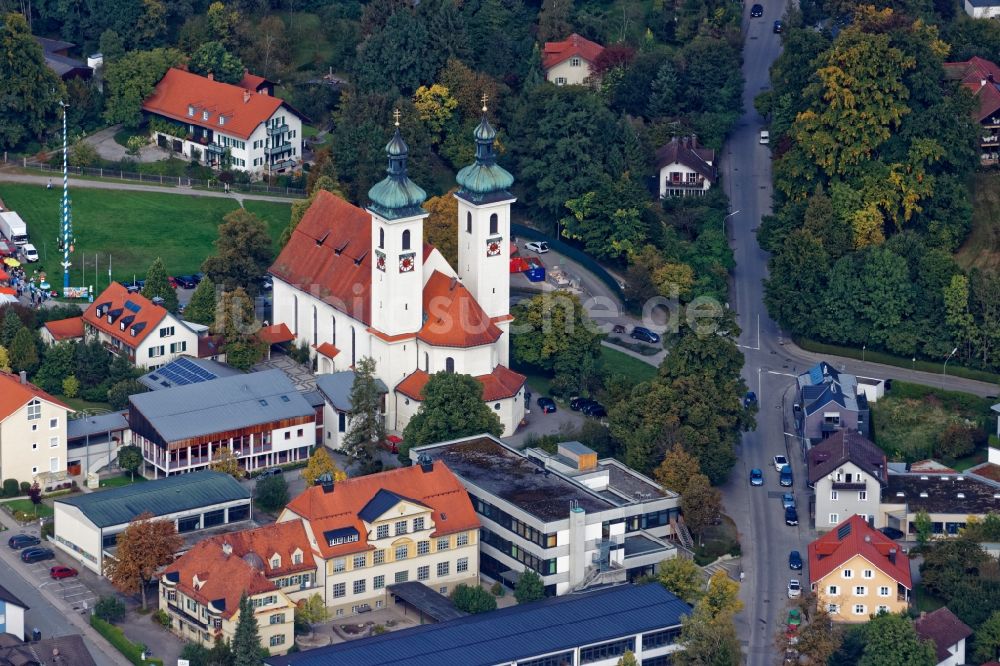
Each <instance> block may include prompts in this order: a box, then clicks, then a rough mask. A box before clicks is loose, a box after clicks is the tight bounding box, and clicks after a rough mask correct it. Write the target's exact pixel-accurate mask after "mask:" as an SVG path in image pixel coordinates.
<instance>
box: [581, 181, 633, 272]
mask: <svg viewBox="0 0 1000 666" xmlns="http://www.w3.org/2000/svg"><path fill="white" fill-rule="evenodd" d="M648 200H649V193H648V192H647V191H646V189H645V188H644V187H643V186H642V185H641V184H640V183H638V182H636V181H635V180H633V178H632V176H631V175H630V174H629V173H628V172H625V173H624V174H622V176H621V177H620V178H618V179H617V180H613V179H611V178H605V179H604V180H603V181H602V182H601V183H600V185H599V186H598V187H597V189H595V190H592V191H590V192H586V193H584V194H583V195H582V196H579V197H577V198H575V199H570V200H568V201H567V202H566V208H567V209H569V212H570V214H569V215H568V216H566V217H564V218H563V220H562V227H563V230H562V234H563V235H564V236H566V237H568V238H572V239H574V240H578V241H581V242H582V243H583V246H584V249H585V250H586V251H587V253H588V254H590V255H593V256H594V257H597V258H598V259H611V260H614V261H620V260H622V259H624V258H626V257H628V256H630V255H633V254H636V253H637V252H639V251H640V250H641V249H642V247H643V246H644V245H645V244H646V239H647V237H648V225H647V224H646V220H645V212H646V208H647V206H648V203H647V202H648Z"/></svg>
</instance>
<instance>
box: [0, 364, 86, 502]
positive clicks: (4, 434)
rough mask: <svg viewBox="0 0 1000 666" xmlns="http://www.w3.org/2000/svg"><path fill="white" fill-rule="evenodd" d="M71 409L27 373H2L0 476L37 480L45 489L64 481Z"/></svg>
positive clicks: (28, 480) (0, 390) (0, 376)
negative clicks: (36, 383) (67, 432)
mask: <svg viewBox="0 0 1000 666" xmlns="http://www.w3.org/2000/svg"><path fill="white" fill-rule="evenodd" d="M72 412H73V410H72V409H70V408H69V407H68V406H66V405H65V404H63V403H62V402H60V401H59V400H57V399H56V398H53V397H52V396H51V395H49V394H48V393H46V392H45V391H43V390H42V389H40V388H38V387H37V386H35V385H34V384H32V383H31V382H29V381H28V378H27V375H26V374H25V373H24V372H22V373H20V374H19V375H12V374H9V373H6V372H0V478H3V479H17V480H18V481H27V482H29V483H30V482H33V481H38V483H39V485H41V486H42V487H43V488H45V487H48V486H50V485H52V484H54V483H56V482H58V481H63V480H65V478H66V421H67V419H69V415H70V414H71V413H72Z"/></svg>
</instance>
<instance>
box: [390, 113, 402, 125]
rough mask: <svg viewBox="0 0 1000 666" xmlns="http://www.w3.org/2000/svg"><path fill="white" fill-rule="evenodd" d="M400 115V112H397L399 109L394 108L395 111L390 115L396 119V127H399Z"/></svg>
mask: <svg viewBox="0 0 1000 666" xmlns="http://www.w3.org/2000/svg"><path fill="white" fill-rule="evenodd" d="M400 115H401V114H400V113H399V109H396V110H395V111H393V112H392V117H393V119H394V120H395V121H396V127H399V116H400Z"/></svg>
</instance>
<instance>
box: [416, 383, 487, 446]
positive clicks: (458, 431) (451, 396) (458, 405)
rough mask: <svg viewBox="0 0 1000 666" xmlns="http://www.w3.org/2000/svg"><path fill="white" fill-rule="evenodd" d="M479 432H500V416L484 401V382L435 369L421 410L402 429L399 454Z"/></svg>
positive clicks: (425, 387)
mask: <svg viewBox="0 0 1000 666" xmlns="http://www.w3.org/2000/svg"><path fill="white" fill-rule="evenodd" d="M482 433H489V434H491V435H495V436H497V437H499V436H500V435H501V434H503V425H502V424H501V423H500V418H499V417H498V416H497V415H496V413H495V412H494V411H493V409H491V408H490V407H489V406H487V405H486V403H484V402H483V385H482V384H480V383H479V380H477V379H476V378H475V377H471V376H469V375H462V374H457V373H448V372H438V373H436V374H434V375H431V378H430V380H428V382H427V384H426V385H424V390H423V400H422V401H421V403H420V409H418V410H417V413H416V414H415V415H414V416H413V418H411V419H410V422H409V423H408V424H406V429H405V430H404V431H403V448H402V449H401V450H400V454H401V455H405V454H406V451H408V450H409V449H410V448H412V447H414V446H421V445H423V444H431V443H433V442H443V441H447V440H449V439H456V438H458V437H466V436H468V435H478V434H482ZM403 449H405V450H403Z"/></svg>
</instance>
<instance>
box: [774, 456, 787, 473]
mask: <svg viewBox="0 0 1000 666" xmlns="http://www.w3.org/2000/svg"><path fill="white" fill-rule="evenodd" d="M787 464H788V458H786V457H785V456H774V471H775V472H780V471H781V468H782V467H784V466H785V465H787Z"/></svg>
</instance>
